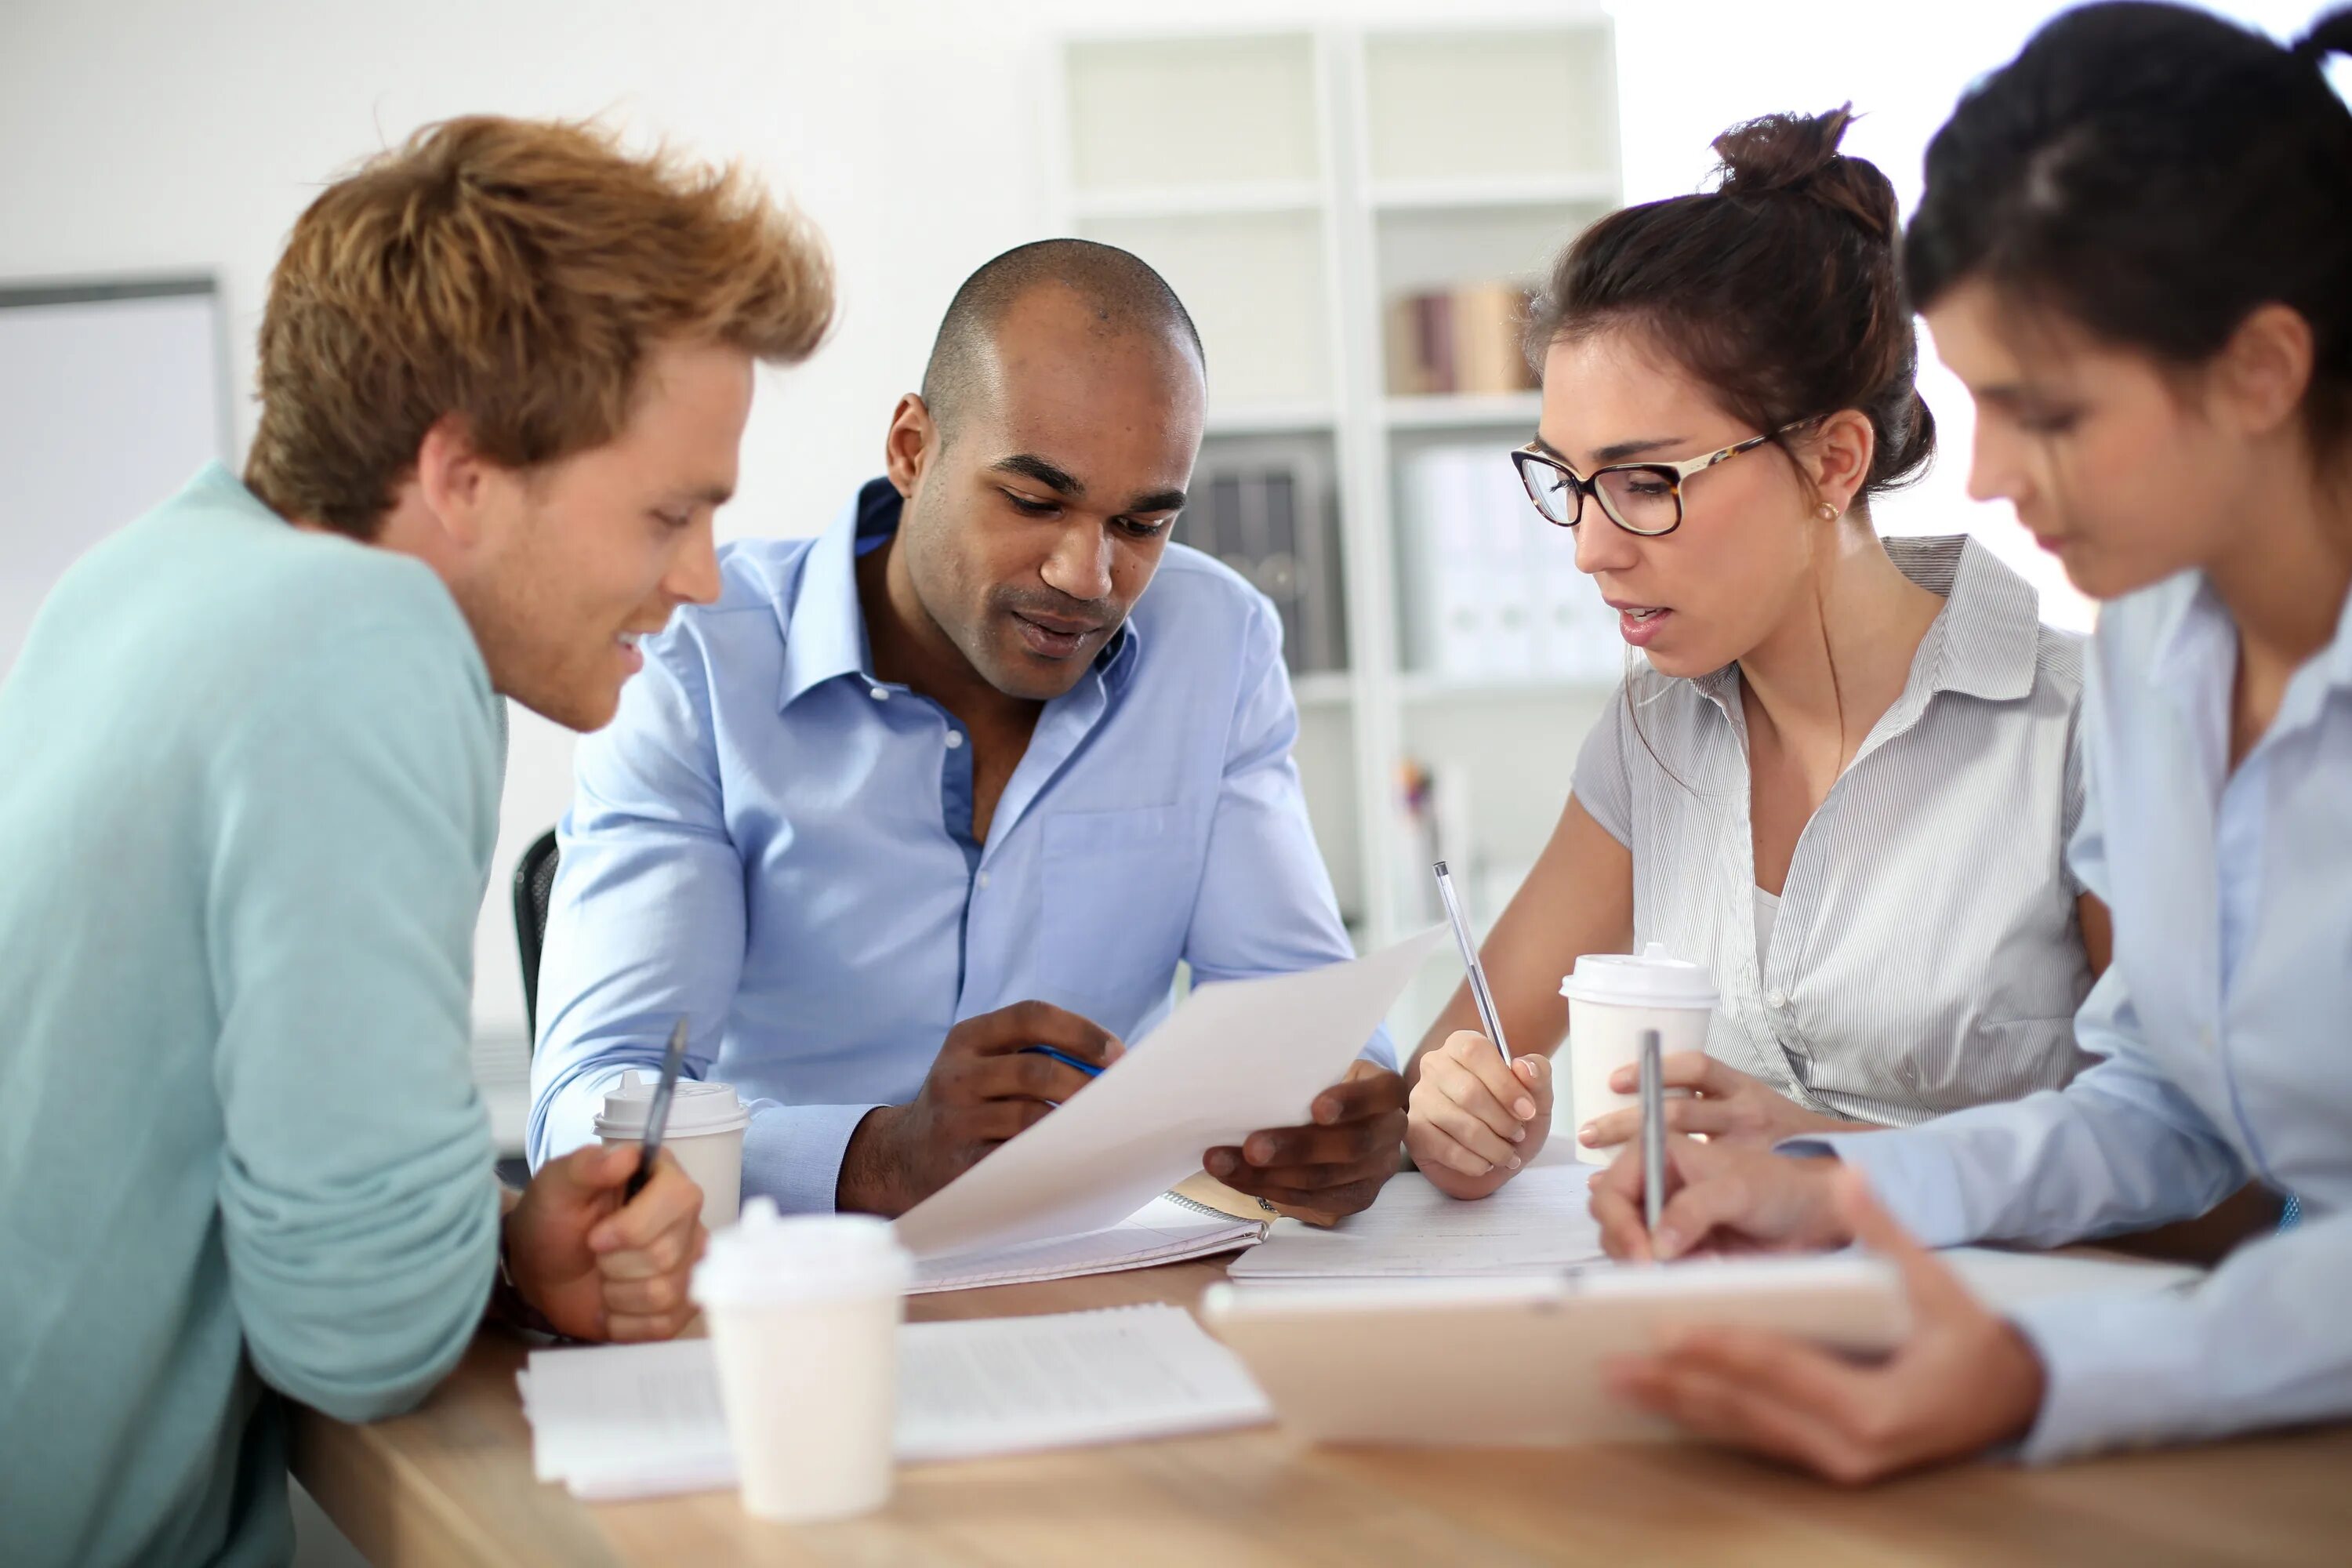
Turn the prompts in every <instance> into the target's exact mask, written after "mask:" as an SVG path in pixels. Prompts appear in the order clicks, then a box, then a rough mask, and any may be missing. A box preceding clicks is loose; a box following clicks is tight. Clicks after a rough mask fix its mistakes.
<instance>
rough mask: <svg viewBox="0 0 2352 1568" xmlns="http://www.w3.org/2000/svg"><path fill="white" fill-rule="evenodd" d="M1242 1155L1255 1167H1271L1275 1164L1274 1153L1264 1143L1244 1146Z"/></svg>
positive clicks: (1245, 1144)
mask: <svg viewBox="0 0 2352 1568" xmlns="http://www.w3.org/2000/svg"><path fill="white" fill-rule="evenodd" d="M1242 1155H1243V1157H1244V1159H1246V1160H1248V1161H1249V1163H1251V1164H1253V1165H1270V1164H1272V1163H1274V1151H1273V1150H1272V1149H1269V1148H1268V1147H1266V1146H1265V1144H1264V1143H1255V1142H1253V1143H1244V1144H1243V1145H1242Z"/></svg>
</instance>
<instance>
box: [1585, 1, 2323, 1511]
mask: <svg viewBox="0 0 2352 1568" xmlns="http://www.w3.org/2000/svg"><path fill="white" fill-rule="evenodd" d="M2340 53H2352V9H2342V10H2337V11H2336V12H2334V13H2333V14H2331V15H2329V16H2326V18H2324V19H2323V20H2321V21H2320V22H2319V23H2317V24H2316V25H2315V26H2314V27H2313V28H2312V30H2311V31H2310V33H2309V34H2307V35H2306V36H2305V37H2304V39H2303V40H2302V41H2301V42H2300V43H2298V44H2296V45H2295V46H2294V47H2293V48H2291V49H2290V48H2282V47H2279V46H2278V45H2276V44H2274V43H2273V42H2272V41H2271V40H2269V39H2267V38H2265V37H2261V36H2260V35H2259V34H2255V33H2252V32H2249V31H2246V30H2244V29H2242V28H2241V27H2238V26H2234V25H2232V24H2231V23H2227V22H2224V21H2221V20H2220V19H2218V18H2216V17H2213V16H2207V15H2205V14H2203V13H2201V12H2198V11H2192V10H2188V9H2185V8H2182V7H2179V6H2173V5H2091V6H2086V7H2084V8H2083V9H2081V10H2078V11H2074V12H2070V13H2068V14H2067V15H2066V16H2062V17H2060V18H2059V19H2058V20H2057V21H2055V22H2053V23H2052V24H2050V25H2049V26H2047V27H2044V28H2043V29H2042V31H2041V32H2040V33H2039V34H2037V35H2036V36H2035V37H2034V38H2033V40H2032V42H2031V43H2029V44H2028V45H2027V46H2026V47H2025V51H2024V52H2023V53H2022V54H2021V55H2020V56H2019V57H2018V58H2016V59H2015V60H2014V61H2012V62H2011V64H2010V65H2008V66H2007V67H2005V68H2002V69H2001V70H2000V71H1999V72H1997V73H1995V74H1994V75H1993V76H1991V77H1990V78H1989V79H1986V80H1985V81H1984V83H1983V84H1982V85H1980V86H1979V87H1978V88H1977V89H1974V90H1973V91H1971V92H1970V93H1969V95H1968V97H1967V98H1965V99H1964V100H1961V103H1960V106H1959V108H1958V110H1957V111H1955V113H1954V114H1953V116H1952V119H1951V121H1950V122H1949V123H1948V124H1947V125H1946V126H1945V127H1944V129H1943V130H1942V132H1939V133H1938V134H1937V137H1936V139H1935V142H1933V143H1932V144H1931V145H1930V147H1929V148H1928V152H1927V193H1926V195H1925V196H1924V197H1923V199H1922V200H1921V202H1920V205H1919V211H1918V214H1917V216H1916V218H1915V219H1914V220H1913V223H1912V226H1911V231H1910V234H1909V237H1908V239H1907V241H1906V250H1905V254H1906V260H1907V263H1908V268H1909V274H1910V279H1911V284H1912V288H1913V289H1914V293H1915V296H1916V299H1917V300H1918V301H1919V302H1920V303H1921V304H1922V305H1923V306H1924V307H1925V309H1926V312H1927V321H1928V324H1929V326H1930V327H1931V328H1932V329H1933V331H1934V332H1935V335H1936V342H1937V348H1938V349H1939V351H1940V352H1941V353H1942V354H1943V356H1944V358H1945V360H1946V361H1947V362H1948V363H1949V364H1950V365H1951V366H1952V368H1953V370H1954V371H1956V372H1957V373H1958V374H1959V376H1960V378H1961V380H1963V381H1964V382H1966V383H1967V384H1968V385H1969V390H1970V392H1971V393H1972V394H1973V395H1974V396H1975V398H1976V403H1977V408H1978V426H1977V429H1978V434H1977V447H1976V461H1975V466H1974V470H1973V479H1972V489H1974V491H1975V493H1977V494H1978V495H1979V496H1983V497H1987V498H1993V497H2000V498H2005V499H2007V500H2010V501H2011V502H2012V503H2013V504H2014V505H2015V506H2016V508H2017V512H2018V516H2019V518H2020V519H2021V521H2023V522H2024V523H2025V525H2026V526H2027V527H2028V528H2030V529H2032V531H2033V532H2034V534H2035V535H2036V536H2037V537H2038V538H2039V539H2040V540H2041V541H2042V544H2043V545H2044V546H2045V547H2046V548H2048V549H2050V550H2053V551H2054V552H2057V553H2058V555H2059V556H2060V558H2061V559H2062V560H2063V562H2064V563H2065V566H2066V571H2067V573H2068V574H2069V575H2070V576H2071V577H2073V579H2074V582H2075V584H2077V585H2078V586H2080V587H2081V588H2083V589H2084V591H2085V592H2087V593H2090V594H2094V595H2098V596H2099V597H2101V598H2104V599H2106V600H2108V601H2109V603H2108V604H2107V605H2106V606H2105V610H2104V611H2103V613H2102V615H2101V616H2100V620H2099V627H2098V632H2097V635H2096V637H2095V639H2094V642H2093V645H2092V657H2091V679H2090V687H2089V692H2088V695H2087V697H2086V700H2085V710H2084V726H2083V727H2084V759H2085V761H2084V766H2085V771H2086V773H2087V774H2088V780H2089V787H2088V797H2087V800H2086V802H2085V805H2084V817H2083V825H2082V827H2081V830H2080V832H2079V833H2078V834H2077V835H2076V837H2075V838H2074V844H2073V847H2072V854H2071V858H2072V862H2073V865H2074V872H2075V875H2076V876H2078V877H2079V878H2080V879H2081V880H2082V881H2083V883H2084V885H2085V886H2086V887H2088V888H2089V889H2091V890H2092V891H2094V892H2095V893H2097V894H2099V895H2100V896H2102V897H2105V898H2107V899H2109V900H2111V901H2112V902H2113V905H2114V907H2115V910H2116V921H2115V959H2114V963H2113V966H2112V967H2111V968H2109V969H2108V971H2107V972H2106V973H2105V976H2104V977H2103V978H2102V979H2101V980H2100V982H2099V984H2098V985H2097V986H2096V988H2095V989H2094V991H2093V992H2092V994H2091V996H2090V999H2089V1001H2088V1002H2087V1003H2086V1004H2085V1005H2084V1008H2083V1010H2082V1013H2081V1015H2080V1016H2079V1017H2078V1019H2077V1021H2076V1026H2077V1028H2078V1030H2079V1032H2080V1034H2081V1037H2082V1039H2083V1041H2084V1044H2085V1045H2086V1046H2088V1047H2092V1048H2093V1049H2095V1051H2096V1052H2097V1054H2098V1056H2099V1057H2100V1058H2101V1059H2100V1060H2099V1062H2098V1063H2097V1065H2095V1066H2094V1067H2092V1068H2088V1069H2086V1070H2085V1071H2084V1073H2083V1074H2082V1075H2081V1076H2080V1077H2079V1078H2077V1079H2075V1080H2074V1082H2073V1083H2072V1084H2070V1085H2069V1086H2068V1087H2067V1088H2065V1089H2063V1090H2060V1091H2056V1092H2052V1093H2046V1094H2039V1095H2035V1096H2033V1097H2032V1098H2031V1099H2029V1100H2024V1101H2022V1102H2021V1103H2019V1104H2016V1105H2003V1106H1988V1107H1984V1108H1980V1109H1979V1110H1969V1111H1962V1112H1960V1113H1958V1114H1957V1115H1953V1116H1950V1117H1947V1118H1944V1119H1942V1120H1940V1121H1934V1122H1931V1123H1928V1124H1927V1125H1925V1126H1921V1127H1917V1128H1914V1129H1910V1130H1908V1131H1900V1132H1890V1133H1885V1134H1882V1135H1880V1136H1878V1137H1875V1138H1869V1139H1853V1138H1843V1137H1830V1138H1821V1139H1813V1138H1805V1139H1800V1140H1798V1141H1796V1142H1794V1143H1793V1144H1790V1145H1784V1146H1783V1147H1782V1149H1781V1150H1780V1152H1778V1153H1765V1154H1761V1155H1758V1154H1756V1153H1754V1152H1742V1151H1738V1150H1733V1149H1727V1148H1722V1147H1718V1146H1702V1145H1697V1144H1692V1143H1689V1142H1685V1141H1680V1140H1677V1141H1676V1142H1675V1143H1674V1145H1673V1146H1672V1151H1671V1159H1672V1162H1673V1166H1674V1169H1673V1172H1672V1176H1673V1180H1674V1183H1675V1185H1676V1186H1678V1188H1679V1191H1678V1192H1677V1193H1676V1194H1675V1197H1674V1198H1673V1199H1672V1200H1671V1201H1670V1202H1669V1204H1668V1205H1667V1208H1666V1212H1665V1214H1664V1217H1663V1218H1662V1220H1661V1222H1660V1225H1659V1227H1658V1230H1657V1232H1656V1233H1655V1234H1654V1235H1651V1234H1648V1233H1646V1232H1645V1231H1644V1230H1643V1226H1642V1223H1641V1220H1640V1217H1639V1215H1638V1213H1637V1204H1638V1200H1639V1195H1640V1192H1641V1172H1640V1170H1639V1168H1638V1162H1635V1161H1630V1160H1629V1161H1622V1162H1621V1163H1619V1164H1618V1165H1617V1166H1615V1167H1612V1169H1611V1170H1610V1171H1609V1172H1607V1173H1605V1174H1604V1175H1602V1176H1601V1177H1598V1178H1596V1179H1595V1182H1594V1187H1593V1212H1594V1214H1595V1215H1596V1216H1598V1217H1599V1218H1600V1220H1601V1226H1602V1234H1603V1238H1604V1240H1605V1241H1606V1242H1607V1244H1608V1246H1609V1247H1610V1249H1611V1250H1612V1252H1613V1253H1616V1254H1618V1255H1619V1256H1622V1257H1634V1258H1642V1257H1672V1256H1675V1255H1676V1254H1679V1253H1682V1252H1685V1251H1689V1250H1692V1249H1694V1248H1700V1247H1821V1246H1836V1245H1839V1244H1841V1243H1843V1242H1846V1241H1850V1240H1858V1241H1860V1242H1862V1243H1864V1245H1866V1246H1869V1247H1873V1248H1874V1249H1875V1250H1878V1251H1882V1252H1885V1253H1888V1254H1891V1255H1892V1256H1893V1257H1895V1258H1896V1259H1897V1260H1898V1261H1899V1262H1900V1264H1901V1266H1902V1268H1903V1269H1904V1272H1905V1275H1906V1279H1907V1280H1908V1283H1909V1288H1910V1291H1911V1298H1912V1308H1913V1313H1912V1321H1913V1327H1912V1331H1911V1333H1910V1337H1909V1339H1908V1341H1907V1342H1906V1343H1905V1345H1904V1346H1903V1347H1902V1348H1901V1349H1899V1350H1898V1351H1897V1352H1895V1354H1894V1355H1893V1356H1892V1357H1891V1358H1889V1359H1888V1360H1886V1361H1885V1362H1884V1363H1879V1364H1876V1365H1874V1366H1870V1367H1866V1368H1865V1367H1859V1366H1855V1365H1853V1364H1851V1363H1844V1362H1841V1361H1838V1360H1836V1359H1835V1358H1832V1357H1831V1356H1828V1355H1825V1354H1822V1353H1821V1352H1817V1351H1814V1350H1812V1349H1811V1348H1809V1347H1806V1346H1803V1345H1799V1344H1796V1343H1793V1342H1788V1341H1783V1340H1778V1339H1775V1338H1772V1337H1770V1336H1765V1335H1756V1334H1742V1335H1732V1334H1700V1335H1692V1336H1688V1337H1687V1338H1686V1339H1685V1340H1684V1341H1682V1342H1679V1343H1677V1344H1676V1345H1675V1347H1674V1349H1673V1351H1672V1352H1671V1353H1669V1354H1666V1355H1663V1356H1659V1357H1654V1358H1649V1359H1646V1360H1644V1361H1642V1362H1640V1363H1633V1364H1631V1365H1628V1366H1626V1367H1624V1368H1622V1369H1621V1373H1622V1377H1621V1390H1622V1392H1623V1393H1624V1394H1627V1395H1629V1396H1630V1397H1632V1398H1633V1399H1636V1400H1637V1401H1639V1402H1641V1403H1643V1404H1644V1405H1649V1406H1651V1407H1652V1408H1654V1409H1656V1410H1659V1411H1662V1412H1664V1413H1665V1414H1667V1415H1673V1416H1675V1417H1677V1418H1679V1419H1680V1420H1681V1421H1683V1422H1684V1423H1685V1425H1687V1426H1692V1427H1694V1428H1696V1429H1697V1430H1699V1431H1701V1432H1704V1433H1706V1434H1708V1435H1709V1436H1715V1437H1717V1438H1719V1439H1723V1440H1727V1441H1729V1442H1733V1443H1738V1444H1742V1445H1745V1446H1748V1447H1755V1448H1759V1449H1761V1450H1764V1451H1765V1452H1768V1453H1771V1454H1775V1455H1778V1456H1780V1457H1781V1458H1787V1459H1790V1460H1792V1461H1794V1462H1797V1463H1800V1464H1803V1465H1806V1466H1810V1467H1811V1468H1815V1469H1817V1470H1820V1471H1822V1472H1823V1473H1824V1474H1827V1475H1830V1476H1832V1477H1834V1478H1837V1479H1842V1480H1848V1481H1852V1480H1860V1479H1869V1478H1872V1477H1874V1476H1879V1475H1884V1474H1886V1473H1888V1472H1890V1471H1894V1470H1899V1469H1903V1468H1909V1467H1912V1466H1916V1465H1920V1464H1926V1463H1929V1462H1932V1461H1935V1460H1938V1459H1944V1458H1952V1457H1955V1456H1958V1455H1963V1454H1968V1453H1971V1452H1974V1451H1976V1450H1978V1449H1980V1448H1983V1447H1989V1446H1990V1445H1994V1444H2005V1443H2014V1444H2017V1445H2019V1446H2020V1450H2021V1452H2022V1454H2023V1455H2024V1457H2025V1458H2028V1459H2034V1460H2040V1459H2051V1458H2064V1457H2066V1456H2070V1455H2074V1454H2080V1453H2085V1452H2089V1451H2093V1450H2095V1449H2099V1448H2105V1447H2116V1446H2121V1445H2133V1446H2138V1445H2144V1444H2147V1443H2153V1442H2164V1441H2184V1440H2192V1439H2197V1438H2206V1437H2217V1436H2224V1435H2227V1434H2231V1433H2236V1432H2243V1431H2247V1430H2251V1429H2254V1428H2258V1427H2264V1426H2287V1425H2297V1424H2302V1423H2306V1422H2315V1421H2331V1420H2335V1421H2340V1420H2344V1419H2346V1418H2347V1417H2352V1315H2347V1311H2346V1306H2345V1303H2346V1301H2347V1299H2352V1026H2347V1020H2352V111H2347V107H2346V105H2345V103H2344V101H2343V100H2341V99H2340V98H2338V97H2337V96H2336V93H2335V91H2334V90H2333V89H2331V88H2330V86H2329V85H2328V82H2327V79H2326V76H2325V74H2324V73H2323V70H2322V67H2323V66H2324V64H2325V63H2326V58H2327V57H2328V56H2329V55H2331V54H2340ZM1955 874H1956V875H1958V874H1964V873H1962V872H1960V871H1959V870H1958V868H1956V870H1955ZM2250 1180H2251V1181H2253V1182H2257V1183H2260V1184H2263V1185H2266V1186H2268V1187H2270V1188H2272V1189H2273V1190H2274V1191H2276V1192H2278V1193H2280V1194H2284V1195H2287V1196H2289V1197H2290V1198H2291V1199H2292V1200H2294V1201H2293V1202H2291V1203H2290V1204H2289V1205H2288V1212H2289V1215H2290V1218H2289V1221H2288V1222H2287V1223H2286V1224H2284V1225H2283V1226H2281V1227H2280V1229H2279V1230H2278V1232H2277V1233H2276V1234H2274V1235H2273V1236H2270V1237H2264V1238H2263V1239H2261V1240H2259V1241H2256V1242H2254V1243H2253V1244H2252V1245H2250V1246H2247V1247H2243V1248H2242V1249H2241V1250H2239V1251H2237V1252H2236V1253H2234V1254H2232V1255H2231V1257H2230V1258H2227V1259H2226V1260H2225V1261H2224V1262H2223V1263H2222V1264H2221V1267H2220V1268H2218V1269H2217V1270H2216V1271H2215V1272H2214V1273H2213V1274H2212V1275H2211V1276H2210V1278H2209V1279H2206V1280H2205V1281H2204V1282H2202V1283H2201V1284H2200V1285H2199V1286H2198V1287H2197V1288H2196V1289H2194V1290H2191V1291H2189V1292H2185V1293H2171V1292H2165V1293H2158V1294H2149V1293H2146V1292H2141V1293H2126V1294H2120V1295H2116V1296H2114V1297H2105V1298H2090V1299H2083V1298H2075V1299H2072V1300H2050V1301H2043V1302H2039V1303H2033V1304H2030V1305H2027V1306H2025V1307H2022V1308H2020V1309H2018V1310H2014V1311H2013V1312H2012V1313H2011V1316H2010V1317H2009V1318H2008V1319H2005V1320H2004V1319H2002V1318H1997V1317H1994V1316H1993V1315H1991V1314H1990V1313H1989V1312H1987V1311H1986V1310H1984V1309H1983V1308H1982V1307H1980V1306H1979V1305H1978V1304H1977V1303H1976V1302H1975V1301H1974V1300H1971V1299H1970V1297H1969V1294H1968V1293H1967V1292H1966V1291H1965V1290H1964V1289H1961V1288H1960V1287H1959V1285H1958V1282H1957V1281H1956V1280H1955V1279H1954V1278H1953V1277H1952V1275H1951V1274H1950V1273H1949V1272H1948V1271H1947V1270H1946V1269H1945V1268H1943V1266H1942V1265H1940V1264H1939V1263H1937V1261H1936V1259H1935V1258H1934V1256H1933V1255H1932V1254H1930V1253H1928V1252H1926V1251H1923V1250H1922V1249H1921V1244H1922V1243H1926V1244H1931V1245H1938V1246H1941V1245H1948V1244H1953V1243H1958V1242H1966V1241H1975V1240H2000V1241H2015V1242H2023V1243H2027V1244H2030V1245H2033V1246H2055V1245H2059V1244H2062V1243H2065V1242H2070V1241H2076V1240H2081V1239H2084V1238H2086V1237H2098V1236H2104V1235H2113V1234H2116V1233H2118V1232H2123V1231H2130V1230H2137V1229H2142V1228H2145V1227H2147V1226H2154V1225H2158V1224H2161V1223H2164V1222H2166V1221H2169V1220H2175V1219H2179V1218H2182V1217H2185V1216H2188V1215H2195V1214H2199V1213H2200V1212H2202V1211H2203V1210H2205V1209H2206V1208H2208V1207H2209V1206H2210V1205H2212V1204H2213V1203H2214V1202H2215V1201H2216V1200H2218V1199H2219V1198H2221V1196H2222V1195H2223V1194H2227V1193H2229V1192H2231V1191H2232V1190H2233V1189H2235V1188H2236V1187H2238V1186H2239V1185H2240V1184H2243V1183H2246V1182H2248V1181H2250ZM2298 1214H2299V1215H2300V1218H2299V1220H2297V1219H2296V1218H2294V1215H2298Z"/></svg>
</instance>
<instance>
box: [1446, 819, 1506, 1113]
mask: <svg viewBox="0 0 2352 1568" xmlns="http://www.w3.org/2000/svg"><path fill="white" fill-rule="evenodd" d="M1433 870H1434V871H1435V873H1436V876H1437V896H1438V898H1439V900H1441V901H1443V902H1444V905H1445V919H1446V921H1447V922H1448V923H1450V924H1451V925H1452V926H1453V927H1454V945H1456V946H1457V947H1459V948H1461V950H1462V968H1463V972H1464V973H1466V974H1468V975H1469V977H1470V1000H1471V1001H1473V1002H1475V1003H1476V1004H1477V1006H1478V1026H1479V1027H1480V1028H1482V1029H1484V1030H1486V1037H1487V1038H1488V1039H1490V1040H1492V1041H1494V1042H1495V1048H1496V1050H1498V1051H1500V1052H1502V1053H1503V1065H1504V1066H1505V1067H1508V1066H1510V1065H1511V1047H1510V1046H1509V1045H1508V1044H1507V1043H1506V1042H1505V1041H1504V1039H1503V1020H1502V1019H1501V1018H1499V1017H1497V1016H1496V1014H1495V994H1494V993H1493V992H1491V991H1489V990H1487V989H1486V965H1485V964H1483V963H1479V962H1478V944H1477V943H1476V942H1473V941H1472V940H1471V939H1470V922H1469V921H1468V920H1466V919H1465V918H1464V916H1463V913H1462V900H1459V899H1457V898H1455V897H1454V879H1453V878H1452V877H1451V876H1449V875H1447V874H1446V870H1445V862H1444V861H1443V860H1440V861H1439V862H1438V863H1437V864H1436V866H1435V867H1434V868H1433Z"/></svg>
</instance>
